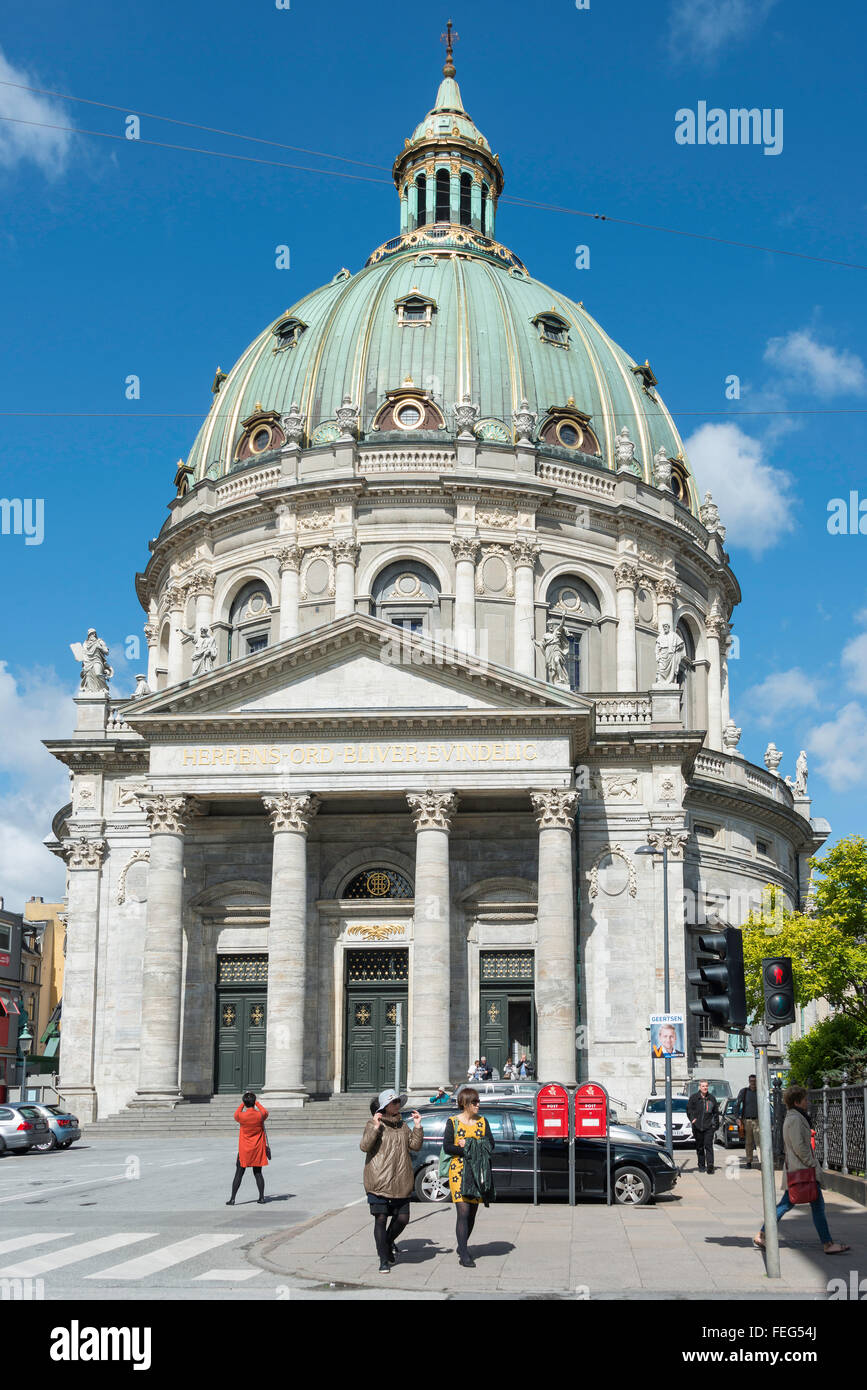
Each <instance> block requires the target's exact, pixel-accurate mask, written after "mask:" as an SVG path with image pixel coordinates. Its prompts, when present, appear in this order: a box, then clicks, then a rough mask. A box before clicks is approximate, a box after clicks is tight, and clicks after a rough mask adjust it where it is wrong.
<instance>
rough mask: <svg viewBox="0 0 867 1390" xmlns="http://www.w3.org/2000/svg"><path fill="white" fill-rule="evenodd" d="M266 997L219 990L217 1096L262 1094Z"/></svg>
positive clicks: (259, 993)
mask: <svg viewBox="0 0 867 1390" xmlns="http://www.w3.org/2000/svg"><path fill="white" fill-rule="evenodd" d="M267 1023H268V995H267V991H266V990H264V989H262V990H249V991H248V990H243V989H234V990H227V989H220V990H218V993H217V1060H216V1088H215V1089H216V1091H217V1094H218V1095H227V1094H233V1095H239V1096H240V1095H242V1094H243V1092H244V1091H261V1090H262V1088H263V1086H264V1085H265V1035H266V1030H267Z"/></svg>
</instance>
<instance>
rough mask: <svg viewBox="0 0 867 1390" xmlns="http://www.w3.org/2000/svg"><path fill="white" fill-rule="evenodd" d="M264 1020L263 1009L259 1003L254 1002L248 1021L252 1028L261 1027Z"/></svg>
mask: <svg viewBox="0 0 867 1390" xmlns="http://www.w3.org/2000/svg"><path fill="white" fill-rule="evenodd" d="M264 1021H265V1010H264V1008H263V1007H262V1005H261V1004H254V1005H253V1007H252V1009H251V1010H250V1022H251V1023H252V1025H253V1027H254V1028H261V1027H262V1024H263V1023H264Z"/></svg>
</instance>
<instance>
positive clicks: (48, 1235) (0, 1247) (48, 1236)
mask: <svg viewBox="0 0 867 1390" xmlns="http://www.w3.org/2000/svg"><path fill="white" fill-rule="evenodd" d="M71 1235H72V1232H71V1231H48V1232H43V1234H42V1235H41V1236H34V1235H27V1236H13V1237H12V1239H11V1240H0V1255H6V1254H8V1253H9V1252H11V1251H12V1250H24V1249H26V1248H27V1246H29V1245H47V1244H48V1242H49V1241H50V1240H69V1237H70V1236H71Z"/></svg>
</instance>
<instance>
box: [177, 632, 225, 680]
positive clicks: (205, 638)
mask: <svg viewBox="0 0 867 1390" xmlns="http://www.w3.org/2000/svg"><path fill="white" fill-rule="evenodd" d="M180 632H181V635H182V636H183V637H189V638H190V640H191V642H192V643H193V678H195V677H196V676H208V675H210V673H211V672H212V671H213V669H214V667H215V666H216V664H217V639H216V637H215V636H214V634H213V632H212V631H211V629H210V628H209V627H206V626H205V625H204V623H203V624H202V626H201V627H200V628H199V635H198V637H197V636H196V634H195V633H194V632H187V630H186V628H183V627H182V628H181V629H180Z"/></svg>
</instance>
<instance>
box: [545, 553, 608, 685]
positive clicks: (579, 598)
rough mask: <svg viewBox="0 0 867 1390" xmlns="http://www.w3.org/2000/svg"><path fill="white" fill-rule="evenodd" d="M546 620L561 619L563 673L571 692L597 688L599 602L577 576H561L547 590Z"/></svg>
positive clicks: (558, 620)
mask: <svg viewBox="0 0 867 1390" xmlns="http://www.w3.org/2000/svg"><path fill="white" fill-rule="evenodd" d="M547 598H548V620H549V621H550V620H551V619H556V620H557V622H558V624H559V622H560V620H561V619H562V620H563V635H564V637H565V638H566V644H567V649H566V670H567V673H568V676H569V686H570V689H572V690H593V689H598V688H599V675H598V669H599V651H598V642H599V619H600V617H601V608H600V604H599V599H598V597H597V595H596V594H595V593H594V591H593V590H592V589H591V587H590V585H589V584H587V583H585V581H584V580H583V579H579V578H578V577H577V575H573V574H563V575H560V576H559V578H557V579H555V580H554V581H553V583H552V584H551V585H550V586H549V588H548V595H547Z"/></svg>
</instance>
